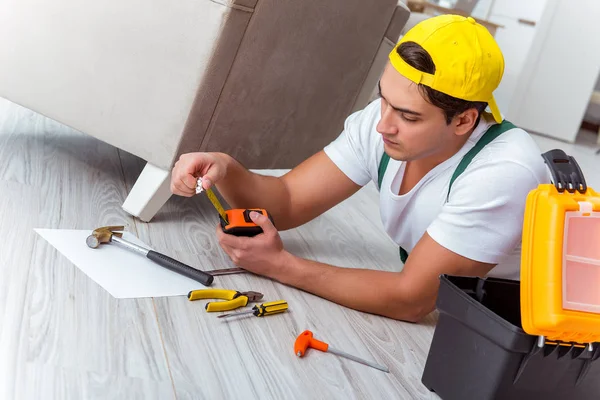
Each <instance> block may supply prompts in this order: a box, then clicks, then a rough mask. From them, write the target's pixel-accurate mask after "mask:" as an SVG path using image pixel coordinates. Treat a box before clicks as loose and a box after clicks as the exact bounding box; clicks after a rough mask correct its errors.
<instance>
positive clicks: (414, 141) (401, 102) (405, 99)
mask: <svg viewBox="0 0 600 400" xmlns="http://www.w3.org/2000/svg"><path fill="white" fill-rule="evenodd" d="M380 91H381V92H380V95H381V120H380V121H379V123H378V124H377V132H379V133H380V134H381V135H382V136H383V142H384V147H385V151H386V153H387V154H388V155H389V156H390V157H391V158H393V159H395V160H402V161H412V160H418V159H421V158H425V157H429V156H435V155H436V154H437V153H443V151H444V149H447V148H448V143H449V142H450V141H451V140H452V138H453V136H454V132H453V125H452V124H451V125H447V124H446V117H445V115H444V112H443V111H442V110H441V109H440V108H438V107H436V106H434V105H432V104H430V103H429V102H427V101H426V100H425V99H424V98H423V95H421V92H420V91H419V88H418V86H417V85H416V84H415V83H413V82H412V81H410V80H409V79H407V78H405V77H404V76H402V75H401V74H400V73H398V72H397V71H396V70H395V69H394V67H393V66H392V65H391V64H390V63H388V64H387V66H386V68H385V71H384V72H383V75H382V77H381V80H380Z"/></svg>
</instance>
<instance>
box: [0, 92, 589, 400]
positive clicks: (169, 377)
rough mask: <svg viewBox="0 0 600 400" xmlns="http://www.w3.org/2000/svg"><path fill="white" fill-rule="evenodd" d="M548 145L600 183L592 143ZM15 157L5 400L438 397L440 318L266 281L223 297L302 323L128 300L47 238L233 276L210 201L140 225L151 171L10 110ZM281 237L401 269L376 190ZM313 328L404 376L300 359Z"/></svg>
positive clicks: (4, 162) (1, 384)
mask: <svg viewBox="0 0 600 400" xmlns="http://www.w3.org/2000/svg"><path fill="white" fill-rule="evenodd" d="M536 140H537V141H538V143H539V144H540V147H541V148H542V150H543V151H546V150H549V149H551V148H557V147H558V148H563V149H565V150H566V151H567V152H568V153H569V154H570V155H574V156H575V157H576V159H577V160H578V162H579V163H580V165H581V167H582V169H583V172H584V173H585V175H586V178H587V179H588V184H589V185H590V186H592V187H594V188H599V187H600V174H598V173H597V166H598V161H599V160H600V158H597V157H595V156H594V151H595V148H594V147H593V145H592V144H591V143H593V142H594V141H593V140H589V142H590V143H588V144H584V145H579V144H577V145H570V144H564V143H560V142H556V141H554V140H551V139H547V138H542V137H537V138H536ZM0 160H1V162H0V232H2V241H1V244H0V399H2V400H4V399H134V398H135V399H137V398H139V399H170V398H177V399H204V398H205V399H222V398H231V399H238V398H250V399H254V398H260V399H296V398H299V399H316V398H322V399H333V398H339V399H348V398H378V399H379V398H381V399H389V398H397V399H415V398H436V396H435V395H434V394H432V393H430V392H429V391H428V390H427V389H426V388H425V387H424V386H423V385H422V384H421V382H420V379H421V374H422V371H423V367H424V363H425V360H426V357H427V352H428V349H429V344H430V342H431V337H432V333H433V329H434V326H435V322H436V314H435V313H434V314H432V315H431V316H429V317H428V318H427V319H426V320H425V321H424V322H423V323H421V324H408V323H403V322H399V321H393V320H390V319H386V318H382V317H377V316H373V315H369V314H365V313H360V312H357V311H354V310H350V309H347V308H344V307H341V306H338V305H336V304H333V303H331V302H327V301H325V300H323V299H320V298H317V297H315V296H313V295H310V294H308V293H305V292H301V291H299V290H296V289H293V288H290V287H286V286H284V285H281V284H278V283H275V282H272V281H270V280H267V279H264V278H260V277H256V276H253V275H235V276H226V277H218V278H216V279H215V282H216V283H215V285H216V286H217V287H225V288H232V289H239V290H255V291H260V292H262V293H264V294H265V299H271V300H273V299H279V298H285V299H286V300H288V301H289V303H290V312H288V313H286V314H283V315H280V316H276V317H275V316H274V317H269V318H265V319H258V318H255V319H252V318H250V319H244V320H237V321H232V322H230V323H222V322H221V320H219V322H217V320H216V318H214V315H212V314H211V315H209V314H207V313H206V312H205V310H204V304H203V303H204V302H193V303H192V302H189V301H187V299H186V298H185V297H183V296H180V297H170V298H157V299H139V300H116V299H114V298H112V297H111V296H110V295H109V294H108V293H107V292H105V291H104V290H103V289H102V288H101V287H100V286H98V285H97V284H95V283H94V282H93V281H91V280H90V279H89V278H88V277H87V276H86V275H85V274H83V273H82V272H81V271H79V269H77V268H76V267H75V266H74V265H72V264H71V263H70V262H69V261H68V260H66V259H65V258H64V257H63V256H62V255H61V254H59V253H58V252H57V251H56V250H54V248H52V247H51V246H50V245H49V244H48V243H47V242H45V241H44V240H43V239H42V238H41V237H39V236H37V235H36V233H35V232H34V228H64V229H93V228H94V227H97V226H103V225H121V224H124V225H126V227H127V228H126V229H127V230H129V231H130V232H132V233H134V234H135V235H137V236H138V237H139V238H140V239H141V240H143V241H144V242H146V243H148V244H149V245H150V246H152V247H153V248H154V249H156V250H159V251H163V252H165V253H167V254H169V255H171V256H173V257H175V258H178V259H180V260H182V261H184V262H187V263H190V264H192V265H194V266H198V267H199V268H205V269H212V268H218V267H230V266H232V265H231V263H230V262H229V261H228V259H227V258H226V256H225V254H224V253H223V252H222V251H221V249H220V248H219V246H218V243H217V242H216V240H215V237H214V226H215V224H216V216H215V212H214V211H213V209H212V208H211V206H210V204H209V203H208V201H207V200H206V198H204V197H198V198H194V199H183V198H179V197H173V198H172V199H171V200H169V202H168V203H167V204H166V206H165V207H164V208H163V209H162V210H161V212H160V213H159V214H158V215H157V216H156V218H155V219H154V220H153V221H152V222H151V223H149V224H146V223H142V222H140V221H138V220H135V219H133V218H132V217H131V216H129V215H127V214H126V213H125V212H124V211H122V209H121V204H122V203H123V201H124V200H125V197H126V195H127V193H128V192H129V190H130V189H131V187H132V185H133V182H134V180H135V179H136V177H137V175H138V174H139V173H140V171H141V170H142V167H143V165H144V163H143V161H142V160H140V159H138V158H136V157H134V156H132V155H130V154H127V153H125V152H122V151H119V150H117V149H116V148H114V147H112V146H109V145H107V144H105V143H102V142H100V141H98V140H96V139H94V138H91V137H89V136H86V135H83V134H81V133H78V132H76V131H73V130H71V129H69V128H67V127H65V126H63V125H60V124H58V123H56V122H53V121H51V120H49V119H46V118H44V117H42V116H40V115H38V114H35V113H33V112H31V111H28V110H26V109H24V108H22V107H19V106H16V105H14V104H12V103H10V102H8V101H5V100H2V99H0ZM357 225H360V226H361V228H362V229H361V230H357V229H355V227H356V226H357ZM282 237H283V239H284V242H285V245H286V247H287V248H288V249H289V250H290V251H292V252H293V253H295V254H297V255H300V256H303V257H306V258H311V259H317V260H320V261H323V262H328V263H332V264H336V265H342V266H346V267H350V268H354V267H364V266H371V267H372V268H378V269H388V270H391V269H394V268H396V269H397V268H398V265H399V263H398V253H397V248H396V246H395V245H394V244H393V243H392V242H391V241H390V240H389V239H388V238H387V236H385V234H384V233H383V230H382V227H381V223H380V221H379V209H378V205H377V193H376V191H375V190H374V189H373V187H367V188H365V189H363V190H361V191H360V192H359V193H358V194H357V195H355V196H353V197H352V198H351V199H349V200H347V201H346V202H344V203H343V204H341V205H340V206H337V207H335V208H334V209H332V210H331V211H329V212H328V213H326V214H325V215H324V216H322V217H320V218H318V219H316V220H315V221H312V222H311V223H309V224H307V225H306V226H303V227H301V228H299V229H296V230H293V231H289V232H284V233H283V234H282ZM305 329H311V330H313V332H315V335H317V336H318V337H319V338H320V339H322V340H326V341H329V342H330V343H331V344H332V346H333V345H334V346H335V347H338V348H340V349H342V350H346V351H348V352H350V353H354V354H356V355H358V356H362V357H364V358H367V359H370V360H374V361H376V362H378V363H380V364H381V363H383V364H385V365H387V366H389V367H390V370H391V373H390V374H385V373H382V372H380V371H377V370H375V369H371V368H368V367H365V366H363V365H361V364H357V363H353V362H351V361H348V360H345V359H340V358H338V357H336V356H334V355H331V354H325V353H319V352H312V353H309V355H308V356H307V357H306V358H304V359H298V358H296V357H295V355H294V354H293V351H292V346H293V340H294V338H295V337H296V335H298V334H299V333H300V332H302V331H303V330H305Z"/></svg>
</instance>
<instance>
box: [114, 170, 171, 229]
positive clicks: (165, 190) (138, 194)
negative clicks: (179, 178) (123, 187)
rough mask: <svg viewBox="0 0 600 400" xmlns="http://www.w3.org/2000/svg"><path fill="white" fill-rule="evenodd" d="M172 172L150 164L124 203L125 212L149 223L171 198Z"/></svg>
mask: <svg viewBox="0 0 600 400" xmlns="http://www.w3.org/2000/svg"><path fill="white" fill-rule="evenodd" d="M170 185H171V172H170V171H165V170H163V169H160V168H158V167H155V166H154V165H152V164H150V163H148V164H146V166H145V167H144V170H143V171H142V173H141V174H140V176H139V177H138V179H137V180H136V181H135V184H134V185H133V188H132V189H131V192H129V195H128V196H127V198H126V199H125V202H124V203H123V206H122V207H123V210H125V211H126V212H127V213H129V214H131V215H133V216H135V217H138V218H139V219H141V220H142V221H144V222H149V221H150V220H151V219H152V218H153V217H154V215H155V214H156V213H157V212H158V210H160V208H161V207H162V206H163V205H164V204H165V203H166V202H167V200H169V197H171V194H172V193H171V188H170Z"/></svg>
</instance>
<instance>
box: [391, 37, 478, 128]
mask: <svg viewBox="0 0 600 400" xmlns="http://www.w3.org/2000/svg"><path fill="white" fill-rule="evenodd" d="M397 52H398V54H399V55H400V57H402V59H403V60H404V61H405V62H406V63H407V64H409V65H410V66H412V67H414V68H416V69H418V70H419V71H422V72H427V73H428V74H433V73H435V64H434V62H433V59H432V58H431V56H430V55H429V53H428V52H427V50H425V49H424V48H423V47H421V45H419V44H417V43H415V42H404V43H402V44H400V46H398V48H397ZM419 89H420V90H421V94H423V97H424V98H425V100H427V101H428V102H429V103H431V104H433V105H434V106H436V107H438V108H441V109H442V111H443V112H444V114H445V116H446V123H447V124H450V122H452V118H454V117H455V116H457V115H458V114H460V113H462V112H464V111H467V110H468V109H470V108H475V109H476V110H477V111H478V117H477V121H476V122H475V125H477V124H478V123H479V118H481V113H482V112H483V110H485V108H486V107H487V103H485V102H481V101H467V100H462V99H457V98H456V97H452V96H449V95H447V94H445V93H442V92H439V91H437V90H435V89H432V88H430V87H429V86H425V85H421V84H419Z"/></svg>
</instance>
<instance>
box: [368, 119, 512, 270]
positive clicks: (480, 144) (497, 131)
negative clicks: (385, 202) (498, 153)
mask: <svg viewBox="0 0 600 400" xmlns="http://www.w3.org/2000/svg"><path fill="white" fill-rule="evenodd" d="M513 128H516V126H515V125H513V124H512V123H511V122H509V121H506V120H504V121H502V123H500V124H495V125H494V126H492V127H491V128H489V129H488V130H487V131H486V132H485V133H484V134H483V136H482V137H481V139H479V140H478V141H477V143H475V146H473V148H471V150H469V151H468V152H467V154H465V155H464V156H463V158H462V159H461V160H460V163H459V164H458V167H456V170H454V174H453V175H452V178H451V179H450V184H449V185H448V194H447V195H446V201H448V198H449V197H450V189H451V188H452V184H453V183H454V181H455V180H456V178H458V177H459V176H460V174H462V173H463V172H465V170H466V169H467V167H468V166H469V164H470V163H471V161H473V158H475V156H476V155H477V154H478V153H479V152H480V151H481V149H483V148H484V147H485V146H486V145H487V144H489V143H490V142H491V141H492V140H494V139H496V138H497V137H498V136H500V135H501V134H503V133H504V132H506V131H508V130H510V129H513ZM389 162H390V156H389V155H387V153H386V152H383V156H382V157H381V161H380V162H379V170H378V174H379V176H378V177H377V178H378V179H377V181H378V182H379V190H381V183H382V182H383V176H384V175H385V170H386V169H387V166H388V163H389ZM400 259H401V260H402V263H406V260H407V259H408V252H407V251H406V250H404V249H403V248H402V247H400Z"/></svg>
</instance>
